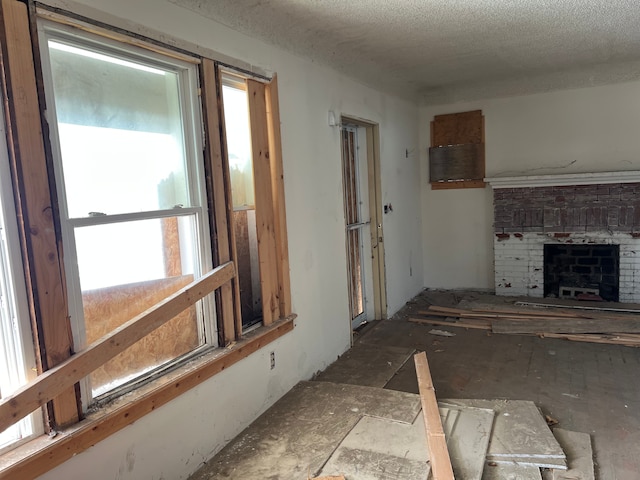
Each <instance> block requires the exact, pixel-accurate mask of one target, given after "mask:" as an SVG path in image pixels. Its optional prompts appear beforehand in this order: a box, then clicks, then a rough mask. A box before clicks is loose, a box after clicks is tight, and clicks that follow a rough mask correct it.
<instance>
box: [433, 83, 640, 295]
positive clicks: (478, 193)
mask: <svg viewBox="0 0 640 480" xmlns="http://www.w3.org/2000/svg"><path fill="white" fill-rule="evenodd" d="M477 109H481V110H482V113H483V114H484V117H485V141H486V149H485V152H486V174H487V176H488V177H495V176H519V175H541V174H560V173H583V172H603V171H620V170H638V169H640V135H639V134H638V132H640V82H630V83H621V84H615V85H608V86H602V87H593V88H583V89H577V90H564V91H557V92H552V93H544V94H537V95H527V96H519V97H511V98H501V99H491V100H483V101H475V102H469V103H456V104H450V105H440V106H430V107H422V108H421V109H420V159H421V165H422V185H423V190H422V192H423V193H422V214H423V217H422V230H423V240H424V252H423V258H424V272H425V282H424V285H425V286H426V287H431V288H478V289H490V290H492V289H493V288H494V277H493V205H492V192H491V188H490V187H489V186H487V187H486V188H485V189H468V190H431V189H430V188H429V184H428V181H429V172H428V147H429V145H430V142H431V139H430V127H429V124H430V122H431V120H433V117H434V115H440V114H446V113H455V112H464V111H469V110H477Z"/></svg>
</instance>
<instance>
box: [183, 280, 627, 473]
mask: <svg viewBox="0 0 640 480" xmlns="http://www.w3.org/2000/svg"><path fill="white" fill-rule="evenodd" d="M461 300H462V301H467V302H468V301H475V300H480V301H482V302H492V301H493V302H495V301H498V302H511V301H513V299H500V298H499V297H492V296H487V295H483V294H478V293H473V292H466V293H462V292H434V291H425V292H423V293H422V294H420V295H418V296H417V297H416V298H415V299H413V300H412V301H410V302H409V303H408V304H407V306H406V307H405V308H404V309H403V310H402V311H401V312H399V313H398V314H397V315H395V316H394V318H393V319H391V320H387V321H381V322H373V323H371V324H369V325H367V326H366V327H365V328H364V329H362V330H361V331H360V332H359V333H357V334H356V335H355V341H354V347H353V348H352V349H351V350H350V351H349V352H348V354H345V355H344V356H343V357H341V358H340V359H339V360H338V361H337V362H336V363H335V364H334V365H332V366H331V367H329V368H328V369H327V370H326V371H325V372H323V373H322V374H320V375H319V376H318V378H317V379H316V380H318V381H330V382H338V383H336V385H338V384H340V383H343V384H355V385H367V386H369V387H370V388H371V387H372V386H376V387H377V386H383V383H384V382H386V384H384V388H385V389H387V390H396V391H400V392H408V393H417V392H418V386H417V381H416V376H415V370H414V367H413V362H412V361H407V362H406V363H404V364H403V365H402V361H401V360H400V359H401V358H407V357H408V358H410V352H411V351H412V350H418V351H426V352H427V356H428V358H429V363H430V367H431V374H432V377H433V381H434V384H435V387H436V395H437V397H438V398H505V399H517V400H531V401H533V402H535V403H536V404H537V405H538V407H540V408H541V409H542V411H543V413H545V414H548V415H550V416H552V417H554V418H556V419H557V420H558V421H559V422H560V423H559V427H562V428H564V429H567V430H573V431H578V432H585V433H589V434H591V436H592V442H593V448H594V455H595V464H596V465H595V468H596V476H597V478H599V479H600V480H637V479H639V478H640V382H639V381H638V371H639V370H640V349H639V348H631V347H622V346H616V345H598V344H589V343H577V342H569V341H566V340H560V339H542V338H538V337H535V336H516V335H491V334H488V333H487V332H486V331H482V330H465V329H462V328H454V327H434V328H437V329H439V330H447V331H449V332H451V333H455V336H453V337H442V336H435V335H432V334H430V333H429V331H430V330H432V327H430V326H427V325H419V324H415V323H410V322H408V321H407V318H408V317H409V316H410V315H412V314H414V313H415V312H417V311H419V310H421V309H424V308H426V307H428V305H430V304H438V305H446V306H455V305H457V304H458V303H459V302H460V301H461ZM391 359H394V360H393V361H391ZM378 364H379V365H378ZM384 365H387V366H388V367H389V368H390V369H391V370H389V368H387V369H386V370H385V371H384V372H382V373H381V370H382V369H384ZM394 372H395V373H394ZM311 383H313V382H311ZM305 388H308V387H305ZM362 388H364V387H362ZM390 393H391V392H390ZM286 399H287V397H285V399H283V400H281V402H283V401H284V402H286V401H287V400H286ZM326 401H327V402H329V403H330V402H331V401H330V400H329V399H327V400H326ZM278 403H280V402H278ZM277 408H278V404H276V407H275V409H276V410H277ZM270 418H271V419H272V418H273V415H272V414H270V411H268V412H267V413H265V415H263V416H262V417H261V418H260V419H258V420H257V421H256V422H255V424H256V425H261V424H262V423H264V424H265V425H264V426H265V427H266V428H263V429H262V430H261V431H262V435H264V436H267V437H268V436H269V428H270V423H269V422H270V420H269V419H270ZM289 420H291V421H288V423H287V425H283V426H282V427H283V428H290V429H291V432H292V435H293V436H294V437H295V435H298V433H295V432H297V431H298V430H299V428H298V427H299V425H296V422H295V421H294V420H295V419H294V418H289ZM349 421H351V420H349ZM265 422H266V423H265ZM345 425H346V424H345ZM252 429H253V430H252ZM256 435H257V436H258V437H259V436H260V435H261V433H259V432H257V430H256V429H255V428H254V427H249V429H248V430H246V431H245V432H243V434H241V435H240V437H239V438H238V439H236V440H234V442H232V444H231V445H230V446H229V447H228V448H225V449H224V450H223V451H222V452H221V453H220V454H218V456H216V457H214V459H212V460H211V461H210V462H208V465H206V466H204V467H203V469H202V470H201V471H200V472H198V474H196V475H195V476H194V477H193V478H198V479H200V478H240V477H236V475H234V474H231V475H229V473H230V472H229V468H230V467H231V466H232V465H234V462H236V461H237V462H238V464H237V465H240V463H242V462H244V463H245V464H247V463H248V464H250V465H251V468H257V467H256V463H257V462H260V461H263V460H264V461H266V462H268V463H270V464H271V465H272V464H273V461H274V459H273V458H270V459H269V455H266V456H265V457H264V458H263V460H261V459H260V458H256V457H254V458H251V457H249V459H247V450H246V449H241V450H240V451H239V455H238V456H237V457H234V455H233V451H234V446H233V445H234V443H240V444H242V442H244V441H246V439H247V438H253V437H255V436H256ZM278 435H282V433H279V434H278ZM285 435H286V434H285ZM266 440H267V443H268V441H269V438H267V439H266ZM257 444H260V441H259V439H258V440H257ZM336 446H337V444H336ZM327 449H329V444H328V443H327ZM265 453H266V452H265ZM315 461H316V463H319V462H321V459H320V458H319V457H318V458H317V459H316V460H315ZM223 464H224V465H225V466H226V467H225V469H226V472H221V469H220V467H221V466H222V465H223ZM216 465H217V467H216ZM231 468H232V469H233V467H231ZM265 469H266V470H268V469H269V467H268V466H267V465H265ZM216 471H217V472H218V473H217V474H215V473H214V472H216ZM221 473H222V474H221ZM236 473H239V472H236ZM302 473H303V471H302V470H300V471H298V475H297V476H295V477H292V478H306V477H304V476H302V477H300V474H302ZM311 473H313V471H311ZM242 478H249V477H246V476H243V477H242ZM251 478H258V477H251ZM259 478H273V479H280V478H285V477H283V476H278V475H276V476H269V477H262V476H261V477H259Z"/></svg>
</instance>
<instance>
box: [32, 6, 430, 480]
mask: <svg viewBox="0 0 640 480" xmlns="http://www.w3.org/2000/svg"><path fill="white" fill-rule="evenodd" d="M48 3H51V4H53V5H56V6H58V7H61V8H65V9H67V10H70V11H75V12H78V13H80V14H82V15H85V16H88V17H91V18H94V19H96V20H99V21H103V22H106V23H109V24H112V25H116V26H119V27H122V28H127V29H129V30H132V31H135V32H136V33H141V34H146V35H150V36H154V37H156V38H159V39H161V40H164V41H168V42H171V43H178V44H181V45H183V44H187V43H188V44H191V45H199V46H200V47H202V48H203V49H207V50H208V51H217V52H221V53H222V54H223V55H225V56H227V57H233V58H235V59H238V61H239V62H240V63H242V64H246V65H252V66H254V67H255V68H257V69H260V70H262V71H266V72H277V74H278V84H279V90H280V116H281V121H282V127H281V128H282V146H283V163H284V176H285V177H284V180H285V194H286V207H287V221H288V234H289V255H290V265H291V284H292V303H293V310H294V312H295V313H297V314H298V319H297V321H296V327H295V329H294V331H293V332H291V333H289V334H287V335H285V336H284V337H282V338H280V339H279V340H277V341H276V342H275V343H273V344H271V345H269V346H268V347H267V348H266V349H264V351H259V352H257V353H255V354H253V355H251V356H250V357H248V358H246V359H244V360H242V361H241V362H239V363H238V364H236V365H234V366H233V367H231V368H229V369H228V370H227V371H225V372H223V373H221V374H219V375H217V376H215V377H214V378H212V379H210V380H209V381H207V382H205V383H203V384H202V385H200V386H199V387H197V388H195V389H193V390H191V391H189V392H187V393H186V394H184V395H183V396H181V397H180V398H178V399H176V400H174V401H172V402H170V403H169V404H167V405H165V406H163V407H161V408H159V409H158V410H157V411H155V412H153V413H152V414H150V415H148V416H146V417H144V418H143V419H141V420H139V421H137V422H135V423H134V424H133V425H131V426H129V427H126V428H125V429H123V430H122V431H120V432H118V433H117V434H115V435H113V436H112V437H110V438H108V439H106V440H104V441H103V442H100V443H98V444H97V445H96V446H94V447H92V448H90V449H89V450H87V451H86V452H84V453H81V454H79V455H77V456H75V457H74V458H72V459H71V460H69V461H67V462H66V463H64V464H62V465H61V466H59V467H57V468H56V469H54V470H53V471H51V472H49V473H47V474H45V475H44V476H42V478H43V479H48V480H49V479H50V480H53V479H58V478H92V479H95V480H102V479H114V478H117V479H119V480H125V479H140V478H149V479H151V478H155V479H161V478H163V479H172V480H173V479H181V478H186V477H187V476H188V475H189V474H190V473H192V472H193V471H195V470H196V469H197V468H198V466H199V465H200V464H201V463H202V462H203V461H205V460H207V459H208V458H210V457H211V456H212V455H213V454H214V453H215V452H217V451H218V450H219V449H220V448H222V446H224V444H225V443H226V442H228V441H229V440H230V439H231V438H233V437H234V436H235V435H237V434H238V433H239V432H240V431H241V430H242V429H243V428H244V427H246V426H247V425H248V424H249V423H250V422H251V421H252V420H254V419H255V418H256V417H257V416H258V415H259V414H260V413H262V412H263V411H264V410H266V409H267V408H268V407H269V406H270V405H271V404H272V403H274V402H275V401H276V400H277V399H278V398H279V397H281V396H282V395H283V394H284V393H286V392H287V391H288V390H289V389H290V388H291V387H292V386H293V385H294V384H295V383H297V382H298V381H299V380H302V379H308V378H310V377H311V376H312V375H313V374H314V373H315V372H317V371H319V370H322V369H324V368H325V367H326V366H327V365H329V364H330V363H331V362H333V361H334V360H335V359H336V358H337V357H338V355H340V354H342V353H343V352H344V351H345V350H346V349H347V348H348V347H349V345H350V322H349V310H348V295H347V267H346V254H345V232H344V213H343V205H342V201H343V200H342V177H341V175H342V172H341V164H340V162H341V159H340V136H339V130H338V129H337V128H335V127H329V125H328V111H329V110H333V111H334V112H335V114H336V117H338V118H339V116H340V115H349V116H352V117H356V118H362V119H365V120H368V121H370V122H373V123H377V124H378V125H379V126H380V153H381V178H382V192H383V193H382V195H383V199H382V201H383V203H391V204H392V205H393V213H392V214H389V215H386V216H385V217H384V230H385V242H386V247H385V248H386V264H387V292H388V305H389V313H393V312H395V311H396V310H397V309H398V308H400V307H401V306H402V305H403V304H404V302H405V301H406V300H408V299H409V298H411V297H412V296H413V295H415V294H416V293H418V292H419V291H420V289H421V288H422V283H423V273H422V265H423V262H422V256H421V255H422V244H421V238H420V236H421V231H422V230H421V226H420V222H421V215H420V175H419V173H420V162H419V158H418V155H417V151H418V118H419V115H418V108H417V107H416V106H415V105H413V104H411V103H409V102H407V101H405V100H401V99H398V98H394V97H392V96H389V95H386V94H382V93H380V92H377V91H375V90H372V89H370V88H366V87H364V86H362V85H360V84H359V83H357V82H355V81H352V80H350V79H348V78H346V77H344V76H342V75H340V74H338V73H336V72H333V71H331V70H329V69H327V68H326V67H322V66H319V65H317V64H315V63H313V62H311V61H309V60H306V59H304V58H299V57H296V56H293V55H291V54H288V53H284V52H282V51H280V50H278V49H276V48H274V47H271V46H268V45H266V44H264V43H261V42H259V41H256V40H253V39H251V38H249V37H247V36H245V35H242V34H239V33H237V32H234V31H233V30H230V29H229V28H227V27H224V26H222V25H219V24H216V23H215V22H212V21H211V20H208V19H206V18H203V17H199V16H197V15H196V14H195V13H193V12H191V11H189V10H187V9H184V8H180V7H178V6H176V5H174V4H172V3H170V2H168V1H163V0H137V1H135V2H131V1H129V0H85V1H82V2H81V3H75V2H69V1H67V0H51V1H49V2H48ZM123 19H126V20H123ZM158 32H162V33H158ZM176 39H177V40H176ZM183 41H184V42H187V43H184V42H183ZM252 68H253V67H252ZM407 152H409V153H407ZM270 351H274V352H275V357H276V368H275V369H274V370H270V369H269V352H270Z"/></svg>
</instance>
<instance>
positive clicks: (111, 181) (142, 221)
mask: <svg viewBox="0 0 640 480" xmlns="http://www.w3.org/2000/svg"><path fill="white" fill-rule="evenodd" d="M41 44H42V45H43V47H44V48H42V51H43V52H45V54H44V55H43V63H44V65H43V69H44V71H45V80H46V81H45V88H46V93H47V94H48V105H49V111H50V112H52V113H51V115H52V116H53V115H55V120H56V121H55V122H51V124H52V125H51V140H52V144H53V151H54V162H55V167H56V172H55V173H56V183H57V190H58V197H59V199H60V216H61V224H62V233H63V240H64V244H65V268H66V273H67V284H68V286H69V299H70V302H69V304H70V314H71V319H72V325H73V332H74V342H75V344H76V345H77V346H78V347H79V348H84V347H85V346H86V345H89V344H91V343H92V342H94V341H96V340H98V339H100V338H101V337H102V336H104V335H105V334H108V333H110V332H111V331H113V330H115V329H116V328H117V327H119V326H120V325H122V324H123V323H124V322H127V321H128V320H130V319H131V318H133V317H135V316H136V315H137V314H139V313H141V312H143V311H145V310H146V309H148V308H149V307H151V306H153V305H155V304H156V303H157V302H159V301H160V300H162V299H164V298H166V297H168V296H169V295H171V294H172V293H174V292H176V291H177V290H179V289H180V288H182V287H184V286H185V285H187V284H189V283H190V282H192V281H193V280H194V279H195V278H198V277H199V276H201V275H202V273H203V272H206V271H208V270H210V269H211V263H212V260H211V255H210V252H211V247H210V241H209V233H208V221H207V218H208V216H207V215H208V212H207V209H206V205H207V202H206V192H205V188H204V183H203V172H202V169H203V161H202V154H201V152H202V147H201V145H200V144H199V135H198V134H196V132H200V131H201V126H200V124H199V122H197V121H196V118H197V117H196V113H197V111H198V106H197V104H196V103H195V101H196V100H197V98H198V97H197V88H198V87H197V69H196V67H195V65H192V64H187V63H185V62H180V61H177V60H173V59H169V58H165V57H163V56H161V55H156V54H152V53H150V52H145V51H140V50H138V49H136V48H133V47H129V46H125V45H122V44H116V43H112V42H108V41H105V40H104V39H98V38H95V37H93V36H90V35H82V36H79V35H77V34H71V33H70V32H69V31H67V30H65V29H62V28H59V27H55V26H52V25H49V24H47V25H46V26H45V28H44V29H43V30H42V31H41ZM215 339H216V326H215V315H214V308H213V305H212V302H210V301H204V302H200V303H199V304H197V305H195V306H193V307H192V308H189V309H187V310H186V311H184V312H183V313H181V314H179V315H178V316H176V317H175V318H174V319H173V320H171V321H169V322H168V323H166V324H165V325H163V326H162V327H160V328H159V329H158V330H156V331H155V332H153V333H152V334H150V335H148V336H147V337H146V338H145V339H143V340H142V341H141V342H138V343H137V344H135V345H133V346H132V347H130V348H129V349H128V350H126V351H125V352H123V353H121V354H119V355H118V356H117V357H115V358H114V359H112V360H110V361H109V362H107V363H106V364H104V365H103V366H102V367H100V368H99V369H98V370H96V371H94V372H93V373H92V374H91V375H90V378H89V382H88V383H89V385H88V386H86V388H85V394H84V398H85V400H87V401H88V399H89V398H96V397H99V396H100V395H103V394H106V393H108V392H110V391H112V390H113V389H115V388H117V387H120V386H122V385H124V384H127V383H128V382H130V381H131V380H133V379H136V378H139V377H140V376H141V375H143V374H145V373H147V372H150V371H155V370H156V369H158V368H159V367H162V366H164V365H166V364H167V363H168V362H172V361H174V360H176V359H178V358H180V357H182V356H184V355H187V354H189V353H191V352H194V351H196V350H198V349H200V348H203V347H205V346H207V345H214V344H215Z"/></svg>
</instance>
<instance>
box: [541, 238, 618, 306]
mask: <svg viewBox="0 0 640 480" xmlns="http://www.w3.org/2000/svg"><path fill="white" fill-rule="evenodd" d="M619 272H620V246H619V245H595V244H593V245H584V244H583V245H567V244H563V245H557V244H548V245H544V295H545V297H547V296H556V297H560V298H575V297H579V296H581V295H589V296H593V295H596V296H600V297H602V299H603V300H607V301H610V302H617V301H619V281H620V280H619Z"/></svg>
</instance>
